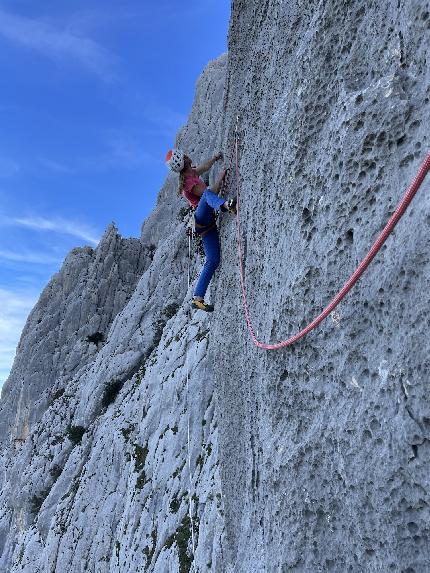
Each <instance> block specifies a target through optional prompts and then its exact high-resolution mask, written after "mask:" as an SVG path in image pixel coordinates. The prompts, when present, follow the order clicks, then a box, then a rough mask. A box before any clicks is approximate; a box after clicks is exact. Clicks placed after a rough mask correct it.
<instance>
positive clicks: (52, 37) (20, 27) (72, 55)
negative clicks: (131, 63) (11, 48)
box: [0, 8, 118, 81]
mask: <svg viewBox="0 0 430 573" xmlns="http://www.w3.org/2000/svg"><path fill="white" fill-rule="evenodd" d="M0 37H2V38H4V39H5V40H7V41H9V42H11V43H13V44H15V45H18V46H22V47H24V48H27V49H31V50H35V51H37V52H39V53H40V54H42V55H44V56H46V57H48V58H50V59H51V60H54V61H64V60H72V61H75V62H76V63H78V64H79V65H81V66H83V67H84V68H86V69H87V70H88V71H90V72H92V73H94V74H96V75H98V76H99V77H101V78H102V79H104V80H106V81H112V80H114V79H115V74H114V67H115V65H116V63H117V62H118V58H117V57H116V56H114V54H112V53H111V52H109V51H108V50H106V49H105V48H104V47H103V46H101V45H100V44H98V43H97V42H95V41H94V40H92V39H91V38H88V37H85V36H83V35H79V34H78V33H76V32H74V31H72V30H70V29H68V28H64V27H63V28H62V29H60V28H56V27H54V26H53V24H51V23H47V22H44V21H42V20H35V19H29V18H24V17H22V16H16V15H14V14H11V13H9V12H6V11H4V10H2V9H1V8H0Z"/></svg>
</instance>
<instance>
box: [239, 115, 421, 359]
mask: <svg viewBox="0 0 430 573" xmlns="http://www.w3.org/2000/svg"><path fill="white" fill-rule="evenodd" d="M238 121H239V118H237V122H236V135H235V163H236V189H237V217H236V221H237V248H238V254H239V267H240V285H241V290H242V302H243V309H244V312H245V318H246V323H247V325H248V330H249V333H250V335H251V339H252V342H253V343H254V345H255V346H257V347H258V348H263V349H264V350H278V349H279V348H285V347H286V346H290V345H291V344H294V343H295V342H297V341H298V340H300V339H301V338H303V337H304V336H305V335H306V334H308V333H309V332H310V331H311V330H313V329H314V328H316V327H317V326H318V325H319V324H320V323H321V322H322V321H323V320H324V319H325V318H326V317H327V316H328V315H329V314H330V313H331V312H332V311H333V309H334V308H336V306H337V305H338V304H339V303H340V301H341V300H342V299H343V298H344V297H345V296H346V294H347V293H348V292H349V291H350V290H351V289H352V287H353V286H354V285H355V283H356V282H357V281H358V279H359V278H360V277H361V275H362V274H363V273H364V271H365V270H366V269H367V267H368V266H369V265H370V263H371V262H372V260H373V258H374V257H375V255H376V254H377V252H378V251H379V250H380V248H381V247H382V245H383V244H384V243H385V241H386V240H387V238H388V236H389V235H390V234H391V232H392V231H393V229H394V227H395V226H396V224H397V223H398V221H399V220H400V218H401V217H402V215H403V214H404V213H405V211H406V209H407V208H408V206H409V204H410V202H411V201H412V199H413V198H414V196H415V194H416V193H417V191H418V189H419V188H420V186H421V184H422V182H423V181H424V178H425V176H426V175H427V173H428V171H429V170H430V152H429V153H427V156H426V158H425V160H424V163H423V164H422V165H421V167H420V169H419V171H418V173H417V174H416V176H415V178H414V180H413V181H412V183H411V185H410V186H409V188H408V190H407V191H406V193H405V194H404V196H403V197H402V199H401V200H400V202H399V204H398V206H397V208H396V210H395V212H394V213H393V215H392V216H391V217H390V219H389V221H388V223H387V224H386V226H385V227H384V229H383V230H382V232H381V234H380V235H379V237H378V238H377V239H376V241H375V242H374V243H373V245H372V247H371V249H370V251H369V252H368V253H367V255H366V256H365V257H364V259H363V260H362V261H361V263H360V264H359V265H358V267H357V269H356V270H355V271H354V273H353V274H352V275H351V276H350V278H349V279H348V280H347V281H346V283H345V284H344V286H343V287H342V288H341V290H340V291H339V292H338V293H337V295H336V296H335V297H334V298H333V300H332V301H331V302H330V303H329V304H328V305H327V306H326V308H325V309H324V310H323V311H322V312H321V314H319V315H318V316H317V317H316V318H315V319H314V320H313V321H312V322H311V323H310V324H308V325H307V326H306V327H305V328H303V330H301V331H300V332H298V333H297V334H295V335H294V336H291V337H290V338H288V339H287V340H282V341H280V342H276V343H274V344H265V343H264V342H260V341H259V340H257V337H256V336H255V332H254V328H253V326H252V318H251V314H250V312H249V307H248V303H247V296H246V287H245V278H244V264H243V255H242V244H241V232H240V183H239V141H238V139H239V138H238V129H237V124H238Z"/></svg>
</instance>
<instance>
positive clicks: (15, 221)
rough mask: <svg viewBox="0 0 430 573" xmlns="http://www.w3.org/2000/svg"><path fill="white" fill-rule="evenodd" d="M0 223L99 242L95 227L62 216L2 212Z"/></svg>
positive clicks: (95, 243) (94, 243)
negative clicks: (11, 214) (27, 215)
mask: <svg viewBox="0 0 430 573" xmlns="http://www.w3.org/2000/svg"><path fill="white" fill-rule="evenodd" d="M0 225H3V226H19V227H26V228H27V229H34V230H35V231H51V232H55V233H59V234H63V235H64V234H65V235H71V236H73V237H78V238H79V239H83V240H84V241H88V242H90V243H92V244H93V245H97V244H98V242H99V237H98V236H97V234H96V232H95V230H94V229H91V228H90V227H89V226H87V225H85V224H83V223H81V222H79V221H71V220H69V219H64V218H62V217H56V218H53V219H46V218H44V217H36V216H29V217H8V216H5V215H1V214H0Z"/></svg>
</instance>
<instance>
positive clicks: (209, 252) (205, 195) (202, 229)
mask: <svg viewBox="0 0 430 573" xmlns="http://www.w3.org/2000/svg"><path fill="white" fill-rule="evenodd" d="M222 158H223V155H222V153H217V155H215V156H214V157H213V158H212V159H209V160H208V161H205V163H202V164H201V165H199V166H198V167H193V165H192V161H191V159H190V158H189V157H188V155H185V153H184V152H183V151H180V150H179V149H173V150H170V151H169V152H168V153H167V155H166V165H167V166H168V167H169V168H170V169H171V170H172V171H174V172H175V173H179V185H178V195H183V196H184V197H185V199H186V200H187V201H188V203H189V204H190V206H191V208H193V209H195V226H196V232H197V233H198V234H199V235H200V236H201V238H202V242H203V248H204V251H205V255H206V260H205V264H204V265H203V269H202V272H201V274H200V278H199V280H198V282H197V286H196V288H195V290H194V296H193V300H192V303H191V304H192V306H193V308H197V309H200V310H205V311H206V312H213V310H214V307H213V306H212V305H211V304H206V303H205V302H204V298H205V294H206V290H207V288H208V286H209V282H210V280H211V278H212V276H213V274H214V272H215V270H216V269H217V267H218V265H219V263H220V256H221V249H220V242H219V234H218V229H217V226H216V221H215V211H228V212H229V213H232V214H234V215H235V214H236V199H230V200H228V201H226V200H225V199H223V198H222V197H219V196H218V195H219V193H220V191H221V185H222V183H223V181H224V178H225V176H226V173H227V171H226V170H223V172H222V173H221V176H220V178H219V179H218V181H217V182H216V184H215V185H214V186H213V187H212V189H209V187H208V186H207V185H206V183H204V181H203V180H202V179H201V178H200V175H202V173H205V172H206V171H209V169H210V168H211V167H212V165H213V164H214V163H215V162H216V161H219V160H220V159H222Z"/></svg>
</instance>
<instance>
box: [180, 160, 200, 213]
mask: <svg viewBox="0 0 430 573" xmlns="http://www.w3.org/2000/svg"><path fill="white" fill-rule="evenodd" d="M199 183H204V181H203V180H202V179H200V177H199V176H198V175H197V173H196V171H195V169H193V174H192V175H187V176H186V177H185V180H184V186H183V187H182V195H183V196H184V197H185V199H186V200H187V201H188V203H189V204H190V205H191V207H197V205H198V204H199V201H200V197H199V196H198V195H194V193H192V192H191V190H192V188H193V187H194V185H198V184H199Z"/></svg>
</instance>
